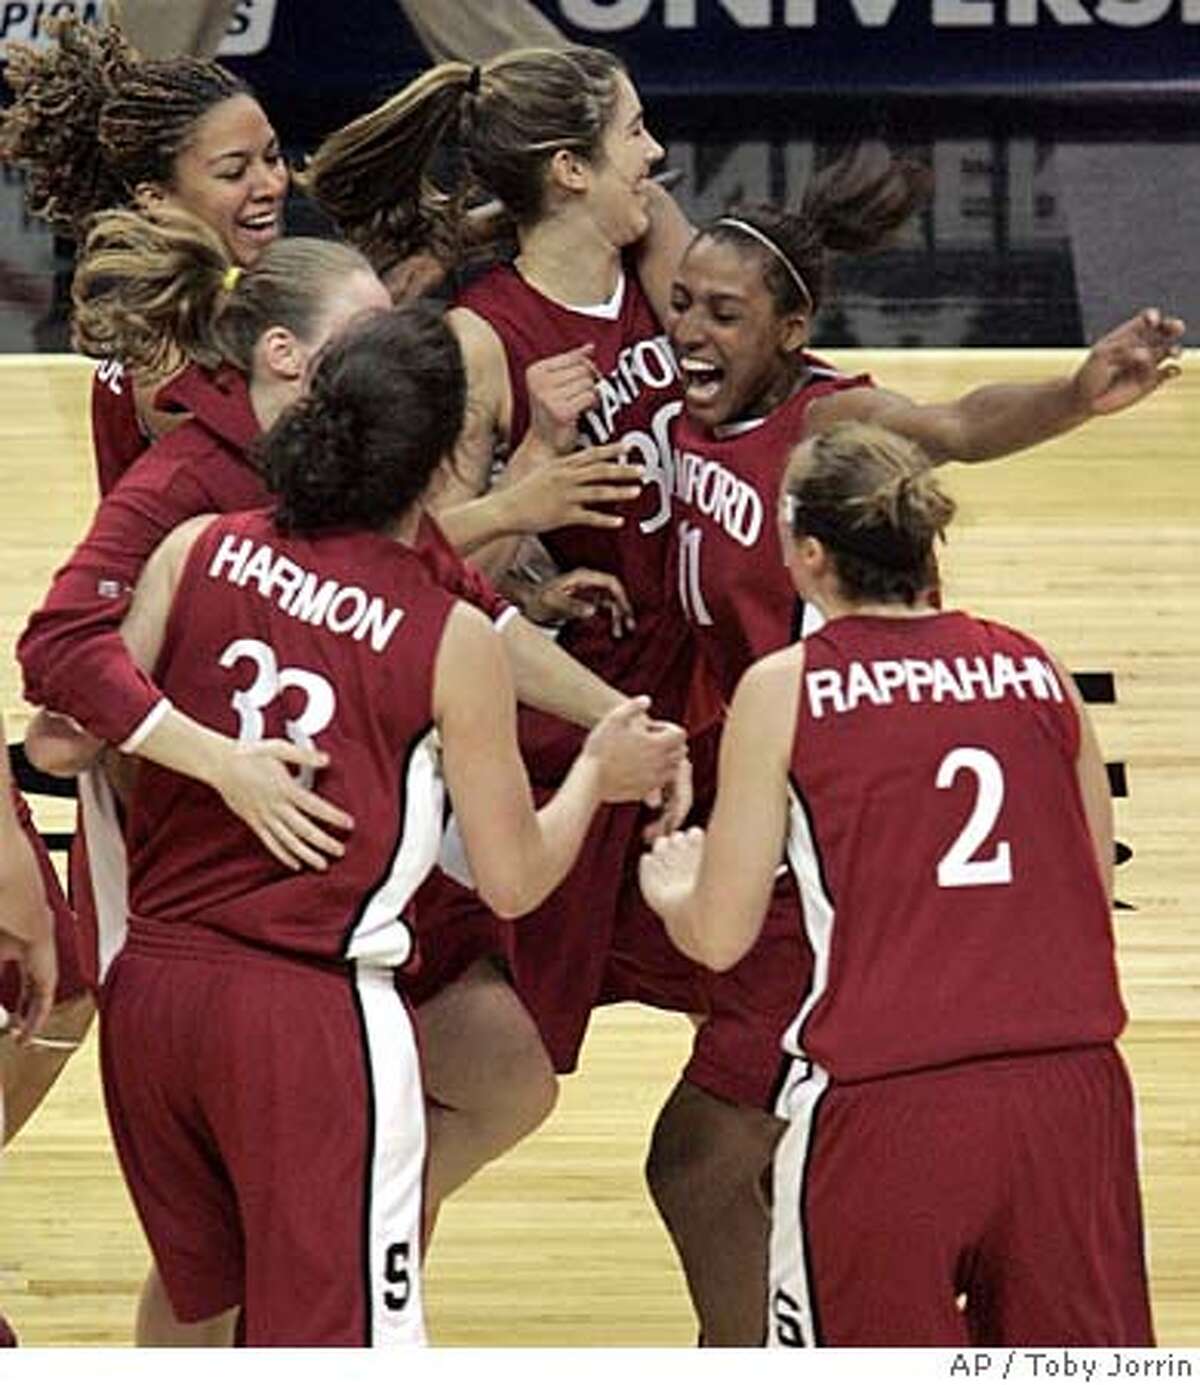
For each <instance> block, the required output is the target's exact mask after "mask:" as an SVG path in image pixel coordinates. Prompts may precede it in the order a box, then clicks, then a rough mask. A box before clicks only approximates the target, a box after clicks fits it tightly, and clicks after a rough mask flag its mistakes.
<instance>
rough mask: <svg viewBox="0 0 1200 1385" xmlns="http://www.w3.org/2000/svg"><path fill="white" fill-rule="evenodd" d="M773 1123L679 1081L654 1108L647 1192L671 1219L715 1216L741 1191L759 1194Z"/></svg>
mask: <svg viewBox="0 0 1200 1385" xmlns="http://www.w3.org/2000/svg"><path fill="white" fill-rule="evenodd" d="M775 1124H776V1123H775V1122H774V1121H773V1120H772V1119H771V1118H770V1117H767V1116H766V1115H765V1113H763V1112H761V1111H757V1110H754V1109H752V1108H749V1107H743V1106H737V1105H735V1104H733V1103H731V1102H726V1101H722V1100H720V1099H719V1098H717V1097H713V1096H710V1095H709V1094H708V1093H706V1092H703V1091H701V1090H700V1089H698V1088H695V1087H692V1086H690V1084H687V1083H681V1084H680V1086H679V1087H677V1088H676V1090H675V1091H674V1092H673V1093H672V1095H671V1097H670V1099H669V1100H668V1102H667V1104H666V1105H665V1106H664V1107H663V1109H662V1111H661V1112H660V1113H659V1117H658V1120H657V1121H656V1122H655V1126H654V1133H653V1135H652V1137H651V1140H650V1149H649V1151H648V1153H647V1156H646V1163H645V1167H644V1173H645V1178H646V1184H647V1187H648V1188H649V1190H650V1195H651V1197H652V1198H653V1199H654V1203H655V1206H656V1207H657V1208H658V1210H659V1212H660V1213H661V1214H662V1216H663V1217H664V1219H665V1220H666V1221H667V1222H668V1224H671V1223H672V1222H678V1221H680V1220H681V1219H684V1218H686V1219H687V1220H689V1221H694V1220H695V1219H696V1218H697V1217H704V1216H707V1215H709V1214H710V1213H711V1214H712V1215H718V1214H719V1213H718V1209H719V1208H721V1207H723V1206H725V1205H727V1204H728V1203H729V1202H731V1201H734V1200H738V1199H741V1198H743V1197H745V1196H750V1197H754V1198H759V1197H760V1196H761V1193H760V1188H761V1178H762V1173H763V1170H764V1168H766V1167H767V1166H768V1165H769V1164H770V1159H771V1150H772V1147H773V1143H774V1139H775V1138H776V1137H775V1134H774V1130H773V1127H774V1125H775Z"/></svg>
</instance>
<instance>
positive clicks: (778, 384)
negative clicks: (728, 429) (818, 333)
mask: <svg viewBox="0 0 1200 1385" xmlns="http://www.w3.org/2000/svg"><path fill="white" fill-rule="evenodd" d="M666 326H667V331H668V332H669V334H670V337H671V345H672V347H673V348H674V350H675V356H676V359H677V360H678V362H679V369H680V373H681V375H682V377H683V386H684V405H685V407H686V408H687V411H688V414H689V416H690V417H691V418H693V419H695V420H696V421H697V422H698V423H701V424H702V425H703V426H704V427H706V428H715V427H718V426H719V425H721V424H724V423H735V422H738V421H740V420H742V419H750V418H762V417H764V416H765V415H766V414H768V413H770V412H771V410H772V409H774V408H776V407H777V406H778V405H779V404H781V403H782V402H783V401H784V400H785V399H786V398H787V397H788V395H789V394H790V393H791V391H792V388H793V386H794V385H795V383H796V381H797V379H798V378H799V377H800V373H801V371H802V370H803V361H802V357H801V355H800V352H801V348H802V347H803V346H804V343H805V341H806V339H807V336H808V320H807V318H806V317H805V315H804V314H803V313H802V312H798V311H796V312H786V313H780V312H779V311H778V309H777V308H776V306H775V300H774V298H773V296H772V294H771V291H770V290H769V288H768V287H767V284H766V282H765V280H764V278H763V272H762V256H761V253H760V252H759V251H758V250H757V249H756V248H755V247H754V246H752V245H746V246H742V245H738V244H736V243H734V242H731V241H726V240H718V239H716V238H715V237H713V236H709V235H705V234H703V233H701V234H700V235H699V236H697V237H696V239H695V240H694V241H693V242H692V244H691V245H690V246H689V248H688V251H687V253H686V254H685V255H684V257H683V261H682V263H681V264H680V266H679V272H678V273H677V275H676V276H675V282H674V283H673V284H672V285H671V305H670V308H669V310H668V312H667V322H666Z"/></svg>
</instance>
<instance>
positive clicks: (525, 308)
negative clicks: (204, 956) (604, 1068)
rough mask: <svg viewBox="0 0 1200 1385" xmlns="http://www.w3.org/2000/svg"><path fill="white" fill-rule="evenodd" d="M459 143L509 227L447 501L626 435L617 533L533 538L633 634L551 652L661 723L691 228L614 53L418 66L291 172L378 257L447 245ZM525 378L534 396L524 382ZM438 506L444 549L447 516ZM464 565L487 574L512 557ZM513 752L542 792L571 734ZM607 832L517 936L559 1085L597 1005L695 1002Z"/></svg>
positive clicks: (461, 322) (669, 703)
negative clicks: (453, 136)
mask: <svg viewBox="0 0 1200 1385" xmlns="http://www.w3.org/2000/svg"><path fill="white" fill-rule="evenodd" d="M453 130H456V131H457V132H458V137H459V139H460V140H461V143H462V146H463V149H464V151H465V154H466V157H467V161H468V165H469V169H470V172H471V174H472V176H473V178H474V179H475V180H476V182H477V183H478V184H479V185H480V187H481V189H482V190H483V191H484V192H485V193H486V194H487V195H489V196H492V197H495V198H498V199H499V201H500V202H501V203H502V204H503V206H504V208H505V210H506V211H507V212H508V214H509V215H510V217H511V218H512V219H513V221H514V222H515V223H516V232H517V239H518V243H519V250H520V253H519V255H518V257H517V259H516V260H515V261H514V262H513V263H512V264H511V265H508V264H506V265H502V266H500V267H498V268H496V269H495V270H493V271H491V272H489V273H487V274H485V275H484V276H483V277H482V278H481V279H480V280H479V281H477V282H476V283H475V284H473V285H472V286H471V287H469V288H468V289H467V290H466V292H465V293H464V294H463V296H462V297H461V299H460V301H459V303H458V305H457V306H456V307H455V308H454V309H453V310H452V312H451V313H450V315H449V320H450V322H451V325H452V326H453V327H454V330H455V331H456V333H457V334H458V336H459V339H460V341H461V342H462V344H463V348H464V354H465V358H466V362H467V372H468V380H469V388H470V395H471V409H470V413H469V425H468V432H467V434H466V436H465V438H464V441H463V443H462V444H461V445H460V448H459V451H458V453H457V454H456V469H457V471H458V473H459V475H460V476H462V477H463V478H464V480H465V483H466V485H465V487H464V489H463V492H462V493H463V494H465V495H468V496H469V495H471V494H475V493H477V492H482V491H483V490H485V489H486V487H487V485H488V482H489V476H490V473H491V469H492V456H493V449H494V447H495V446H497V445H499V446H500V447H501V448H502V449H506V450H507V452H508V461H507V464H506V467H505V469H504V472H503V474H502V476H501V478H500V481H499V482H498V487H503V486H504V485H506V484H511V483H512V482H513V480H514V479H516V478H519V477H521V476H523V475H525V474H526V472H527V471H529V470H536V469H537V467H538V466H539V465H540V464H541V463H542V461H543V459H544V458H545V456H546V455H547V453H548V452H551V451H553V445H554V444H555V443H557V442H559V441H561V439H562V434H563V433H564V431H565V432H566V434H567V435H568V436H567V439H566V440H567V442H568V444H569V443H572V442H573V441H574V438H575V434H576V417H577V415H579V413H580V411H581V410H583V411H584V413H585V422H584V431H585V432H586V433H587V441H588V442H590V443H592V444H599V443H607V442H609V441H610V440H614V439H624V441H625V442H626V444H627V446H628V447H629V449H630V452H629V457H630V460H631V461H636V462H638V463H639V464H640V465H641V467H642V469H643V472H644V474H645V476H646V478H647V481H648V484H646V485H645V487H644V489H643V493H642V495H641V497H640V498H639V499H638V500H637V501H636V502H635V503H633V504H631V505H628V506H625V507H623V508H622V511H621V517H622V519H623V523H622V524H621V526H620V527H619V528H612V529H608V530H601V529H598V528H597V529H588V530H583V529H581V528H579V527H578V526H572V527H569V528H563V529H560V530H557V531H553V532H550V533H547V534H544V535H543V536H542V537H543V542H544V543H545V544H546V547H547V549H548V550H549V552H550V554H551V556H552V557H553V559H554V560H555V562H556V564H557V565H558V566H559V567H560V568H562V569H564V570H569V569H573V568H577V567H583V568H586V569H589V570H599V571H607V572H610V573H612V574H614V575H615V576H616V577H617V578H618V579H619V581H620V582H621V584H622V586H623V588H624V590H625V592H627V594H628V599H629V602H630V605H631V607H632V612H633V616H634V619H635V621H636V624H635V626H634V628H632V629H630V628H628V622H627V621H617V622H614V621H613V620H612V619H610V617H609V614H608V612H606V611H604V610H601V609H596V610H594V611H593V612H592V613H591V614H590V615H589V616H587V617H585V618H583V619H577V620H573V621H569V622H568V623H567V624H566V625H565V626H564V628H563V630H562V632H561V636H560V638H561V642H562V643H563V645H564V646H565V647H566V648H567V649H569V650H570V652H571V653H572V654H574V655H575V656H576V657H577V658H579V659H581V660H582V661H583V662H584V663H586V664H587V665H588V666H589V667H590V668H592V669H593V670H595V671H596V672H597V673H599V674H600V675H601V676H602V677H603V678H604V679H605V680H606V681H608V682H610V683H612V684H614V685H615V686H617V687H620V688H624V689H626V690H631V689H633V688H635V687H636V688H638V689H643V690H645V691H649V692H652V694H653V696H654V699H655V710H656V713H658V714H660V715H664V716H669V717H676V718H677V717H679V716H680V715H681V714H682V711H683V709H684V707H685V705H686V696H687V690H688V685H689V680H690V672H691V660H690V652H689V650H688V647H687V640H686V634H685V632H684V631H683V630H682V629H681V627H680V626H679V624H678V622H677V621H673V620H672V621H670V622H668V620H667V619H666V614H667V610H668V604H669V603H668V602H667V601H666V600H665V599H664V595H663V589H662V581H661V572H662V568H663V563H664V561H665V554H666V543H667V537H668V529H667V520H668V515H669V511H668V506H669V501H670V496H669V492H668V489H667V487H666V485H665V475H666V473H665V470H664V467H663V461H662V457H661V454H660V451H659V443H660V441H661V440H662V439H663V437H664V430H665V423H666V419H667V418H668V417H669V415H670V414H671V413H672V412H673V411H676V410H677V409H678V407H679V400H678V395H679V390H678V382H677V379H676V372H675V368H674V363H673V361H672V360H671V357H670V354H669V352H668V351H667V350H666V343H665V340H664V338H663V333H662V328H661V326H660V324H659V318H658V316H657V314H656V309H655V306H654V303H655V300H656V299H657V300H658V301H659V305H660V306H665V298H666V289H667V284H668V279H669V274H668V271H667V269H666V266H668V265H673V264H674V263H675V262H676V260H677V258H678V254H679V253H680V252H681V250H682V248H683V245H684V243H685V241H684V239H683V236H682V234H681V232H680V228H683V230H686V227H685V226H684V223H683V221H682V218H681V217H680V216H679V215H678V213H677V212H676V211H674V209H673V207H672V206H671V204H670V203H669V199H668V198H667V197H666V195H665V194H664V193H662V191H661V190H660V189H657V188H655V187H654V186H653V185H652V184H651V182H650V180H649V177H648V175H649V172H650V169H651V167H652V165H653V164H654V163H655V161H656V160H657V159H658V158H659V157H660V156H661V153H662V150H661V147H660V146H659V145H658V144H657V142H656V141H655V140H654V138H653V136H652V135H651V134H650V133H649V131H648V130H647V129H646V127H645V124H644V121H643V118H642V112H641V104H640V101H639V99H638V96H637V92H636V91H635V89H634V87H633V85H632V83H631V82H630V80H629V78H628V76H627V74H626V73H625V71H624V69H623V67H622V66H621V64H620V63H619V61H618V60H617V59H616V58H614V57H613V56H612V55H610V54H608V53H605V52H602V51H600V50H596V49H590V48H568V49H565V50H561V51H558V50H549V49H529V50H524V51H521V52H517V53H512V54H505V55H501V56H499V57H497V58H495V59H493V60H491V61H489V62H486V63H484V64H483V65H482V67H474V68H473V67H468V66H467V65H465V64H461V63H445V64H442V65H440V66H437V67H434V68H432V69H430V70H429V71H427V72H426V73H424V74H423V75H422V76H420V77H419V78H417V79H416V81H415V82H413V83H412V84H410V85H409V86H408V87H407V88H405V89H404V90H403V91H401V92H400V93H398V94H397V95H396V96H394V97H392V98H391V99H390V100H389V101H387V102H385V103H384V104H383V105H382V106H380V107H379V108H377V109H376V110H374V111H372V112H370V113H368V114H367V115H365V116H363V117H361V118H360V119H358V120H356V121H354V122H352V123H351V124H350V125H348V126H347V127H346V128H345V129H343V130H341V131H339V132H338V133H337V134H335V135H333V136H331V137H330V138H329V139H328V140H327V141H326V142H325V143H324V144H323V145H322V146H321V147H320V148H319V149H318V151H317V152H316V154H315V155H314V157H313V159H312V160H311V161H310V163H309V165H308V166H307V168H306V170H305V171H304V173H303V174H302V175H301V180H302V182H303V184H304V186H305V187H306V189H307V190H308V191H309V192H310V193H311V194H312V195H313V196H314V197H315V199H316V200H317V201H318V202H319V203H320V204H321V205H322V206H323V207H324V208H325V209H326V210H327V211H328V212H329V213H330V214H331V215H332V216H333V217H334V219H335V220H336V221H337V222H338V224H339V226H340V228H341V230H342V231H343V233H344V234H346V235H347V236H348V237H349V238H350V239H352V240H353V241H354V242H355V243H356V244H359V245H361V246H362V247H363V248H364V250H365V251H366V252H367V253H368V254H370V255H372V256H374V257H377V258H378V259H380V260H384V259H386V258H388V257H389V256H391V255H394V254H397V253H404V252H405V251H406V250H407V249H408V248H409V246H410V245H411V243H413V242H412V239H411V238H413V237H415V238H418V239H420V240H422V241H423V242H424V243H430V242H431V241H433V240H434V239H435V238H436V234H437V233H436V228H437V227H439V226H440V227H442V228H443V229H442V231H441V237H442V239H443V240H444V241H445V243H447V244H451V243H453V241H454V239H455V236H454V230H455V228H454V226H453V225H449V226H447V225H446V218H447V206H446V204H445V203H444V200H439V199H438V198H436V197H435V198H432V199H431V198H430V197H429V195H428V187H429V185H428V182H427V180H426V170H425V168H424V167H423V164H425V163H427V162H428V160H429V158H430V157H431V156H432V154H433V151H434V150H435V149H436V148H437V146H438V145H439V143H440V142H441V141H442V140H443V139H444V138H446V137H448V135H449V133H450V132H451V131H453ZM652 222H653V223H654V225H653V233H652V234H648V232H650V231H651V228H652ZM643 284H645V285H647V286H648V289H649V292H648V291H647V288H646V287H643ZM539 371H540V372H541V374H542V379H541V382H540V384H539V386H538V389H537V390H535V391H533V392H531V391H530V388H529V383H528V379H527V376H528V375H529V373H530V372H539ZM536 378H537V377H536V374H535V379H536ZM547 399H548V400H549V401H550V403H549V405H547V404H546V403H545V400H547ZM443 503H447V502H446V501H445V498H443ZM441 514H442V516H443V517H444V518H445V521H446V524H447V532H448V534H449V535H450V536H451V538H455V536H456V535H455V528H454V522H453V514H452V513H450V512H448V511H441ZM474 556H476V557H481V556H482V560H483V561H485V562H487V561H489V560H490V562H491V563H492V566H493V569H494V570H496V571H503V570H504V568H505V566H506V565H507V563H508V562H509V561H510V559H512V558H513V557H514V548H513V546H512V545H507V546H504V547H503V548H502V549H501V550H500V551H499V552H495V551H493V552H492V553H491V554H484V555H479V554H476V555H474ZM506 589H508V590H512V588H506ZM521 745H522V752H523V754H524V755H525V757H526V762H527V764H528V765H529V767H530V774H531V777H532V779H533V781H534V783H535V786H536V787H539V788H540V789H542V790H545V791H548V790H549V789H550V788H551V787H552V786H553V785H554V784H555V783H557V782H558V781H559V779H560V778H561V775H562V773H563V772H564V770H565V768H566V766H567V765H568V764H569V763H570V760H571V756H572V755H573V753H574V752H575V749H576V747H577V745H578V736H577V733H576V732H574V731H573V730H572V729H571V728H569V727H567V726H565V725H564V724H563V723H562V722H561V721H557V720H550V719H547V718H544V717H536V716H533V715H523V717H522V721H521ZM606 819H607V820H606V822H605V824H604V826H603V827H602V828H601V827H600V826H598V827H597V829H596V831H595V832H594V833H593V837H592V838H591V839H590V840H589V843H588V845H587V846H586V847H585V850H584V853H583V855H582V856H581V859H580V861H579V863H578V865H577V866H576V869H575V871H574V873H573V875H572V877H571V878H570V880H568V882H567V884H566V885H565V886H564V888H563V889H562V890H560V891H559V892H558V894H557V895H556V896H554V897H552V898H551V899H550V900H549V901H548V903H547V905H546V906H545V908H544V909H543V910H542V911H541V916H542V918H543V920H544V925H543V926H538V927H529V928H524V929H522V930H520V931H519V933H518V934H517V937H516V938H515V940H514V946H515V951H514V954H513V957H512V966H513V972H514V977H515V980H516V984H517V987H518V990H519V992H520V994H521V996H522V998H523V999H524V1000H525V1003H526V1004H527V1005H528V1006H529V1007H530V1009H531V1011H532V1013H533V1014H534V1017H535V1018H536V1020H537V1022H538V1026H539V1029H540V1032H541V1034H542V1038H543V1040H544V1042H545V1043H546V1046H547V1050H548V1052H549V1053H550V1056H551V1058H552V1059H553V1061H554V1064H555V1067H556V1069H557V1070H558V1071H560V1072H569V1071H572V1070H573V1069H574V1067H575V1065H576V1061H577V1057H578V1053H579V1048H580V1044H581V1042H582V1039H583V1036H584V1033H585V1030H586V1026H587V1020H588V1016H589V1014H590V1012H591V1009H592V1008H593V1006H594V1005H595V1004H596V1003H597V1002H598V1001H599V1000H600V999H601V998H606V999H613V1000H616V999H621V998H631V999H632V998H636V999H641V1000H646V1001H648V1002H650V1003H653V1004H660V1005H665V1006H668V1007H669V1008H675V1009H684V1010H688V1011H691V1010H693V1009H695V1008H696V1005H697V1003H698V996H697V993H696V988H695V984H694V979H693V974H692V970H691V968H688V967H683V966H681V965H680V962H679V960H678V959H676V958H674V957H673V956H672V955H671V952H670V950H669V949H666V948H664V947H663V946H662V942H661V938H660V937H659V935H658V930H657V929H656V927H655V926H654V922H653V920H652V919H646V918H645V916H644V914H641V915H640V928H637V929H636V931H635V920H633V919H631V920H630V925H629V928H628V930H627V929H626V928H625V926H624V925H623V924H622V922H621V920H620V915H621V912H622V909H621V906H620V905H619V896H620V893H621V888H622V882H623V881H624V880H625V879H626V878H627V877H628V875H629V869H628V867H627V862H628V861H631V860H632V859H633V858H634V847H635V843H636V842H637V839H638V837H639V835H640V830H641V825H640V823H639V821H638V815H637V813H636V810H630V809H617V810H615V811H613V812H612V813H610V814H607V815H606ZM639 912H640V911H639ZM618 930H620V931H621V936H619V935H618ZM626 931H628V932H629V934H630V936H628V937H626V936H623V935H624V933H625V932H626Z"/></svg>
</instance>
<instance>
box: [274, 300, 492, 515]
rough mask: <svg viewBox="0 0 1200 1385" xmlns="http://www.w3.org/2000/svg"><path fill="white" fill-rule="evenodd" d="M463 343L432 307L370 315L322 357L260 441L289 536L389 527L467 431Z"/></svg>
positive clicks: (417, 306) (410, 306)
mask: <svg viewBox="0 0 1200 1385" xmlns="http://www.w3.org/2000/svg"><path fill="white" fill-rule="evenodd" d="M466 393H467V387H466V375H465V372H464V370H463V361H462V353H461V352H460V350H459V347H458V341H457V339H456V338H455V336H454V334H453V333H452V332H451V331H450V329H449V327H447V326H446V324H445V322H444V321H443V320H442V316H441V314H440V313H439V312H438V311H437V310H436V309H435V308H433V307H432V306H430V305H428V304H422V303H411V304H406V305H404V306H403V307H399V308H392V309H391V310H386V311H380V312H377V313H371V314H370V315H369V316H367V317H365V318H363V319H362V320H361V321H359V322H356V323H353V324H352V325H351V326H350V327H349V328H347V330H346V331H345V332H342V333H340V334H339V335H338V336H337V337H336V338H335V339H334V340H333V341H331V342H330V343H329V345H328V346H327V347H326V348H325V349H324V350H323V351H322V352H321V353H320V354H319V356H318V357H317V361H316V365H315V368H314V369H313V372H312V378H311V380H310V383H309V387H308V391H307V393H306V394H305V396H304V397H303V398H302V399H300V400H299V401H298V402H297V403H295V404H293V405H292V406H291V408H289V409H287V410H286V411H285V412H284V413H283V414H282V415H281V416H280V417H279V419H278V420H277V421H276V422H275V424H274V426H273V427H272V428H271V430H270V431H269V432H268V433H267V435H266V436H265V437H264V438H263V439H262V442H261V444H260V454H259V455H260V461H261V466H262V471H263V475H264V477H265V478H266V482H267V485H268V486H269V487H270V488H271V490H272V491H274V492H275V493H276V494H277V495H278V496H279V505H278V508H277V510H276V523H277V524H278V525H279V527H280V528H281V529H282V530H283V531H284V532H285V533H289V532H293V531H295V532H299V533H302V534H313V533H320V532H321V531H323V530H327V529H344V528H350V529H382V528H385V527H386V526H387V525H388V524H389V523H391V522H392V521H393V520H395V519H398V518H399V517H400V516H401V515H403V514H404V513H405V512H406V511H407V510H408V509H409V508H410V507H411V506H412V505H413V503H414V502H415V501H416V500H417V499H418V498H419V497H420V496H421V495H422V493H423V492H424V491H425V488H426V487H427V486H428V484H429V481H430V479H431V478H432V476H433V474H434V472H435V471H436V470H437V468H438V465H439V463H440V462H441V461H442V459H443V458H444V457H446V456H448V455H449V454H450V452H451V450H452V449H453V447H454V444H455V442H456V441H457V439H458V435H459V433H460V431H461V430H462V423H463V411H464V408H465V405H466Z"/></svg>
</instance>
